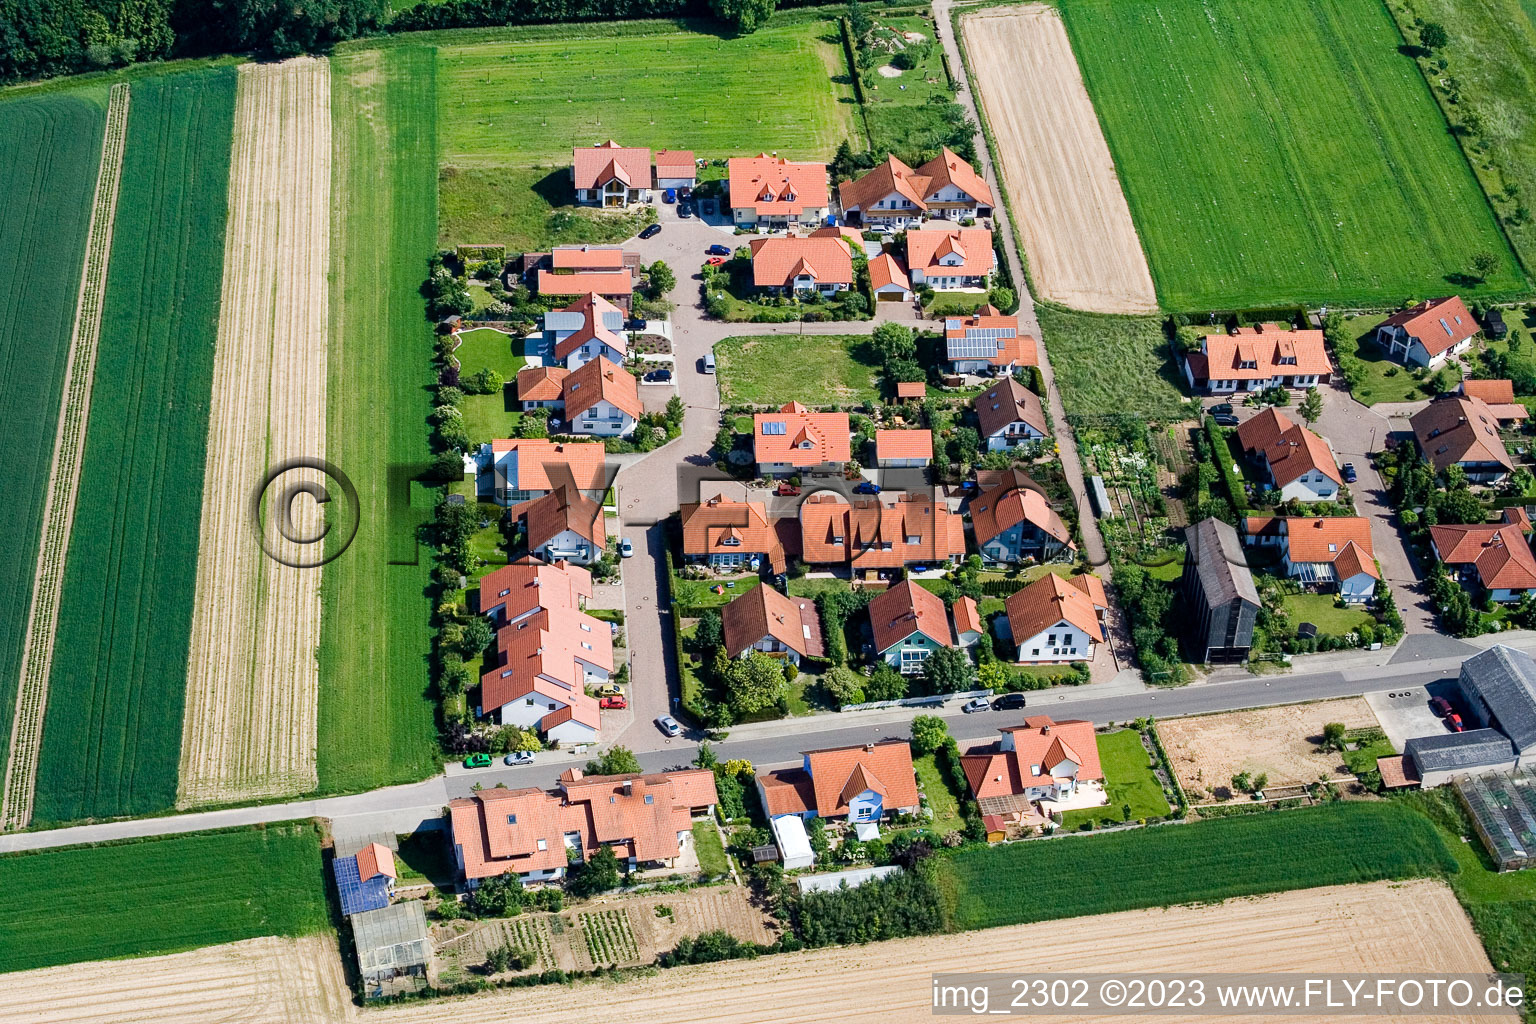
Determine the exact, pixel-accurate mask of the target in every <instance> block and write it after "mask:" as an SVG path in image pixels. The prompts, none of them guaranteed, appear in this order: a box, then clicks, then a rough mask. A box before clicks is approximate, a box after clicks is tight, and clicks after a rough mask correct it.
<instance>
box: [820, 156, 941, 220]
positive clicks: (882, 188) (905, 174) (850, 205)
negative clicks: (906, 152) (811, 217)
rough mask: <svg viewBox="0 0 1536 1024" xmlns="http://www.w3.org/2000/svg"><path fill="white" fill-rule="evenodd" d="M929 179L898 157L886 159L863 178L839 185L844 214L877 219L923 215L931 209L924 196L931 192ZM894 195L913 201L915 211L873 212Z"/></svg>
mask: <svg viewBox="0 0 1536 1024" xmlns="http://www.w3.org/2000/svg"><path fill="white" fill-rule="evenodd" d="M930 180H931V179H930V178H929V177H928V175H926V174H919V173H918V172H917V171H914V170H913V169H912V168H910V167H908V166H907V165H906V164H904V163H902V162H901V161H900V160H898V159H896V157H894V156H887V157H886V158H885V159H884V160H883V161H881V162H880V163H878V164H876V165H875V166H874V167H872V168H870V169H869V170H868V171H866V172H864V174H863V175H861V176H860V177H858V178H854V179H852V180H850V181H845V182H843V183H842V184H841V185H839V186H837V197H838V202H840V203H841V204H842V206H843V211H844V212H845V213H846V212H850V211H852V210H855V209H857V210H860V211H861V212H862V213H863V214H864V215H865V216H866V217H869V216H876V217H878V216H880V215H882V214H885V213H887V212H890V213H907V214H909V215H910V214H912V213H914V212H918V213H920V212H922V211H923V210H926V209H928V204H927V203H926V202H924V201H923V197H924V196H925V195H926V194H927V192H928V183H929V181H930ZM893 194H894V195H899V196H901V197H903V198H905V199H907V200H908V201H910V202H911V203H912V207H913V209H912V210H905V211H903V210H891V211H885V210H877V209H874V205H875V204H876V203H878V202H880V200H882V199H884V198H885V197H886V196H889V195H893Z"/></svg>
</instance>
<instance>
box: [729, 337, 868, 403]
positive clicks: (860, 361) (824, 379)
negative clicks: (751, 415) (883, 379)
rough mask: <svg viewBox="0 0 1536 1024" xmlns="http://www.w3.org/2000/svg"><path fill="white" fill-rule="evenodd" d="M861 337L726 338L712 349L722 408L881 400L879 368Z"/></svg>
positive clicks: (864, 339)
mask: <svg viewBox="0 0 1536 1024" xmlns="http://www.w3.org/2000/svg"><path fill="white" fill-rule="evenodd" d="M867 348H868V339H867V337H864V336H859V335H849V336H844V337H839V336H837V335H825V334H821V335H816V336H815V337H813V338H812V339H811V340H810V343H809V344H808V343H807V342H806V339H805V338H803V337H801V336H800V335H798V334H792V333H788V332H787V331H786V333H784V334H762V335H755V336H753V337H745V338H726V339H725V340H724V341H721V342H719V343H718V344H716V345H715V359H716V360H717V361H718V362H719V375H720V403H721V404H722V405H771V406H773V407H774V408H778V407H779V406H782V405H783V404H784V403H786V402H792V401H793V402H801V403H804V404H805V405H811V406H817V405H849V404H853V403H858V402H868V401H873V400H874V399H876V398H878V397H880V389H879V387H878V383H877V382H878V378H879V372H880V371H879V368H878V365H877V364H876V362H875V359H874V356H873V354H872V353H868V352H866V351H865V350H866V349H867Z"/></svg>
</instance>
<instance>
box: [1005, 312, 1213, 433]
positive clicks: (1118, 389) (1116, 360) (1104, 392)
mask: <svg viewBox="0 0 1536 1024" xmlns="http://www.w3.org/2000/svg"><path fill="white" fill-rule="evenodd" d="M1035 312H1036V313H1037V314H1038V315H1039V317H1040V333H1041V334H1042V335H1043V336H1044V340H1045V348H1046V351H1047V352H1048V353H1049V354H1050V357H1051V368H1052V369H1053V370H1054V371H1055V373H1056V386H1057V387H1059V388H1060V389H1061V401H1062V404H1063V405H1064V406H1066V410H1067V417H1068V418H1069V419H1071V420H1073V421H1074V422H1077V421H1080V420H1083V419H1090V420H1091V419H1092V418H1093V417H1096V416H1119V415H1123V414H1131V415H1137V416H1142V417H1145V418H1147V419H1156V420H1165V421H1166V420H1170V419H1174V418H1177V417H1179V416H1181V415H1182V406H1183V401H1184V390H1185V381H1184V379H1183V378H1182V377H1181V376H1180V375H1179V370H1178V369H1177V368H1176V367H1175V366H1174V363H1173V359H1172V357H1171V356H1170V355H1169V352H1168V340H1167V338H1166V337H1165V336H1164V334H1163V325H1162V321H1161V320H1159V319H1158V318H1157V317H1151V316H1110V315H1107V314H1103V313H1080V312H1077V311H1076V310H1070V309H1063V308H1061V307H1060V306H1050V305H1046V304H1044V303H1040V304H1037V305H1036V306H1035Z"/></svg>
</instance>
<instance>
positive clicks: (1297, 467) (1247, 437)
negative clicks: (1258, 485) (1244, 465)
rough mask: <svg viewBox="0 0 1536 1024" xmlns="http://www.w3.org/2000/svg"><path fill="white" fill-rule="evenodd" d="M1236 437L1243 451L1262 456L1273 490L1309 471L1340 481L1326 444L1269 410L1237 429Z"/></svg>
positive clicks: (1341, 478)
mask: <svg viewBox="0 0 1536 1024" xmlns="http://www.w3.org/2000/svg"><path fill="white" fill-rule="evenodd" d="M1237 437H1238V440H1239V441H1241V442H1242V445H1243V450H1244V451H1246V452H1250V453H1255V454H1258V455H1260V456H1262V457H1263V459H1264V461H1265V463H1266V464H1267V465H1268V466H1269V471H1270V473H1271V474H1272V475H1273V476H1274V478H1275V486H1276V487H1284V486H1285V485H1286V484H1288V483H1290V482H1291V481H1293V480H1296V479H1298V478H1300V477H1302V476H1304V475H1306V474H1307V473H1310V472H1312V471H1313V470H1321V471H1322V472H1323V475H1324V476H1326V477H1328V479H1330V480H1332V481H1333V482H1334V483H1336V484H1341V483H1343V482H1344V476H1343V474H1342V473H1340V472H1339V467H1338V464H1337V463H1336V462H1334V459H1333V450H1332V449H1330V448H1329V447H1328V442H1326V441H1324V440H1323V439H1322V438H1320V437H1318V436H1317V435H1316V434H1314V433H1312V431H1310V430H1308V429H1307V428H1306V427H1303V426H1301V425H1300V424H1298V423H1293V422H1291V420H1290V418H1289V417H1287V416H1286V415H1285V413H1283V412H1280V411H1279V410H1277V409H1275V408H1273V407H1271V408H1268V409H1265V410H1264V411H1263V412H1261V413H1259V414H1258V415H1257V416H1255V417H1253V418H1252V419H1250V420H1248V421H1247V422H1246V423H1244V424H1243V425H1242V426H1240V427H1238V428H1237Z"/></svg>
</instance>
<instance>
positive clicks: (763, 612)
mask: <svg viewBox="0 0 1536 1024" xmlns="http://www.w3.org/2000/svg"><path fill="white" fill-rule="evenodd" d="M720 624H721V626H722V627H723V629H724V633H725V653H726V656H727V657H730V658H745V657H748V656H749V655H751V654H753V653H754V652H757V653H761V654H767V655H771V656H773V657H776V658H783V659H784V660H785V661H788V662H789V663H790V664H791V665H799V664H800V660H801V659H802V658H822V657H825V656H826V653H827V650H826V645H825V644H824V643H823V642H822V636H821V617H820V616H819V615H817V613H816V603H815V602H814V601H812V600H810V599H809V598H804V597H785V596H784V595H783V594H781V593H779V592H778V591H777V590H774V589H773V588H772V587H767V586H762V587H753V588H752V589H751V590H749V591H747V592H746V593H745V594H742V595H741V596H740V597H738V598H737V599H736V600H734V601H732V602H731V603H730V604H728V605H726V606H725V607H724V608H722V609H721V610H720Z"/></svg>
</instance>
